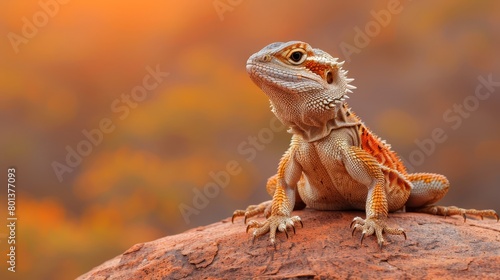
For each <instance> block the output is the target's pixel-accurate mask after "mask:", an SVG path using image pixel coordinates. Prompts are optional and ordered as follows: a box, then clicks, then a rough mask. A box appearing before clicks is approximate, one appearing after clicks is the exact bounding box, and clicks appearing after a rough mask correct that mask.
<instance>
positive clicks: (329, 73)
mask: <svg viewBox="0 0 500 280" xmlns="http://www.w3.org/2000/svg"><path fill="white" fill-rule="evenodd" d="M326 82H327V83H329V84H331V83H333V74H332V71H330V70H328V71H327V72H326Z"/></svg>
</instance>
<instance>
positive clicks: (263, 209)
mask: <svg viewBox="0 0 500 280" xmlns="http://www.w3.org/2000/svg"><path fill="white" fill-rule="evenodd" d="M270 209H271V200H268V201H264V202H262V203H261V204H258V205H250V206H248V207H247V209H245V210H235V211H234V212H233V216H232V217H231V223H233V224H234V218H236V217H241V216H244V217H245V219H244V223H245V224H246V223H247V219H248V218H251V217H253V216H257V215H259V214H262V213H263V214H264V215H265V216H267V215H266V214H267V213H269V212H270Z"/></svg>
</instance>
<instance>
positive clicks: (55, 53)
mask: <svg viewBox="0 0 500 280" xmlns="http://www.w3.org/2000/svg"><path fill="white" fill-rule="evenodd" d="M63 2H64V1H62V0H61V1H60V2H57V1H56V0H41V1H39V0H24V1H14V0H3V1H2V4H0V31H1V34H2V37H1V38H2V39H1V40H0V126H1V137H0V152H1V155H0V167H1V170H0V182H2V183H1V185H2V186H4V187H2V190H0V201H1V203H0V221H4V223H7V220H6V218H7V214H8V213H7V198H6V197H7V190H6V185H7V184H6V181H7V169H8V168H9V167H15V168H16V170H17V172H16V174H17V182H16V190H17V192H16V198H17V204H16V205H17V208H16V211H17V212H16V215H17V217H18V221H17V231H16V238H17V243H16V244H17V247H16V248H17V252H16V253H17V267H16V269H17V272H16V273H15V274H13V273H9V272H8V271H7V264H6V260H7V256H6V254H7V253H8V244H7V237H8V234H9V232H8V228H7V227H6V226H3V227H0V252H1V254H2V255H3V257H2V258H1V259H2V260H3V261H2V262H0V263H1V265H0V267H1V270H0V278H1V279H72V278H75V277H77V276H78V275H80V274H83V273H85V272H86V271H88V270H90V269H91V268H92V267H94V266H97V265H99V264H101V263H102V262H104V261H106V260H108V259H110V258H113V257H114V256H116V255H118V254H120V253H122V252H124V251H125V250H127V249H128V248H129V247H131V246H132V245H134V244H135V243H139V242H147V241H151V240H154V239H157V238H161V237H163V236H166V235H172V234H177V233H180V232H182V231H184V230H187V229H190V228H193V227H196V226H201V225H206V224H210V223H214V222H217V221H219V220H221V219H224V218H227V217H229V216H230V215H231V214H232V212H233V211H234V210H235V209H243V208H244V207H246V206H247V205H248V204H254V203H257V202H261V201H263V200H265V199H268V195H267V194H266V191H265V187H264V186H265V182H266V180H267V178H268V177H269V176H271V175H273V174H274V173H275V171H276V167H277V164H278V161H279V158H280V157H281V155H282V153H283V152H284V151H285V150H286V148H287V147H288V142H289V138H290V135H289V134H287V133H286V132H285V131H284V130H278V129H276V127H275V126H273V123H272V120H273V115H272V113H271V112H270V110H269V103H268V100H267V98H266V96H265V95H264V94H263V93H262V92H261V91H260V90H259V89H258V88H257V87H256V86H255V85H253V84H252V82H251V81H250V79H249V78H248V76H247V73H246V71H245V62H246V60H247V58H248V57H249V56H250V55H251V54H252V53H254V52H256V51H258V50H260V49H261V48H263V47H264V46H266V45H267V44H269V43H272V42H276V41H289V40H302V41H306V42H308V43H310V44H311V45H312V46H313V47H316V48H320V49H322V50H324V51H327V52H329V53H330V54H332V55H334V56H337V57H339V58H340V59H342V60H347V63H346V64H345V66H344V67H345V68H346V69H348V70H349V71H350V72H349V76H350V77H353V78H355V79H356V80H355V81H354V82H353V84H354V85H356V86H357V87H358V89H357V90H355V92H354V93H353V94H350V96H351V99H350V102H349V103H350V105H351V107H352V108H353V109H354V111H355V112H356V113H357V114H358V115H359V116H360V117H361V118H362V119H363V120H364V122H365V124H367V125H368V126H369V127H370V128H371V129H372V130H374V131H375V133H376V134H378V135H379V136H381V137H382V138H384V139H386V140H387V141H388V142H389V143H391V144H392V147H393V148H394V149H395V150H396V151H397V152H398V153H399V154H400V155H401V157H402V158H404V159H405V160H406V161H407V162H409V163H410V164H411V165H412V168H411V169H412V170H415V171H430V172H437V173H442V174H445V175H446V176H447V177H448V178H449V180H450V181H451V186H452V188H451V190H450V192H449V193H448V195H447V196H446V198H445V199H444V200H443V201H442V202H441V204H442V205H459V206H462V207H467V208H493V209H496V210H497V211H499V210H500V207H499V204H498V197H499V194H500V188H499V183H500V172H499V166H500V148H499V147H500V130H499V125H498V120H499V116H500V115H499V108H500V107H499V106H500V96H499V95H500V86H496V87H490V89H491V90H492V93H491V94H490V95H489V96H488V97H487V98H486V99H485V100H479V99H477V98H476V97H474V94H475V91H476V87H477V86H478V85H480V84H481V83H480V81H479V79H478V78H479V77H480V76H482V77H484V79H485V80H487V79H488V76H490V75H491V77H490V79H491V80H493V81H500V55H499V53H498V50H499V49H500V33H499V32H498V30H500V2H498V1H493V0H492V1H439V2H436V1H401V2H400V1H395V0H394V1H349V2H347V1H314V2H306V1H273V2H268V1H263V0H261V1H227V0H215V1H196V2H195V1H168V0H162V1H155V0H152V1H143V2H141V3H140V4H138V3H135V2H127V1H126V2H117V1H95V0H88V1H66V2H67V3H63ZM481 93H484V94H485V95H486V94H487V93H488V91H487V88H486V87H483V88H482V91H481ZM464 102H465V104H464ZM460 108H461V109H460ZM272 128H274V130H272ZM435 129H442V130H443V131H444V134H445V135H446V140H445V141H444V142H443V143H436V142H434V147H432V145H430V146H427V148H421V147H419V145H417V143H418V142H419V141H420V142H422V141H424V142H425V139H430V138H431V137H432V134H433V130H435ZM270 131H271V132H272V133H269V132H270ZM426 143H428V141H427V142H426ZM431 148H432V149H431ZM228 165H229V167H228ZM231 166H232V167H231ZM234 166H237V168H236V170H237V172H233V173H234V175H233V174H230V175H229V176H225V175H224V174H226V173H225V172H228V171H234V170H233V169H234ZM210 174H212V176H211V175H210ZM213 174H216V175H213ZM227 174H229V173H227ZM214 178H218V181H217V179H214ZM214 182H215V183H216V184H217V183H218V184H219V187H214V186H216V185H215V184H214ZM207 195H208V196H209V197H207ZM235 226H238V227H241V230H242V231H244V226H243V224H242V222H241V221H238V222H237V223H236V225H235ZM346 226H347V225H346ZM346 238H348V237H346ZM14 276H15V277H14ZM6 277H7V278H6Z"/></svg>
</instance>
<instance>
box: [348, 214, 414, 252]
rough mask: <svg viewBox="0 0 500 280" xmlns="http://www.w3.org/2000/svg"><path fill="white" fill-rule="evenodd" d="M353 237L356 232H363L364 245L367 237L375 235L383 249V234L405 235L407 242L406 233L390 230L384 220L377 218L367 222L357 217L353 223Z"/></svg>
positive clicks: (401, 230)
mask: <svg viewBox="0 0 500 280" xmlns="http://www.w3.org/2000/svg"><path fill="white" fill-rule="evenodd" d="M350 227H351V228H353V230H352V235H353V236H354V232H355V231H356V230H360V231H361V238H360V243H361V244H363V240H364V238H365V236H370V235H372V234H374V233H375V235H376V237H377V243H378V245H379V247H380V248H381V249H382V246H383V245H384V242H385V241H384V237H383V233H384V232H385V233H387V234H393V235H403V236H404V237H405V240H406V233H405V231H404V229H402V228H390V227H388V226H387V225H386V224H385V221H384V220H381V219H376V218H367V219H366V220H364V219H362V218H360V217H356V218H354V219H353V221H352V222H351V226H350Z"/></svg>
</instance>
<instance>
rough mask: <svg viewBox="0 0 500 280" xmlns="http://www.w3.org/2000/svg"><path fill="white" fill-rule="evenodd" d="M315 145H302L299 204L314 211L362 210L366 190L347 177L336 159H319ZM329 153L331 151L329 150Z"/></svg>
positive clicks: (340, 163)
mask: <svg viewBox="0 0 500 280" xmlns="http://www.w3.org/2000/svg"><path fill="white" fill-rule="evenodd" d="M317 145H318V144H317V143H316V144H313V143H304V144H303V145H302V147H301V153H303V154H307V155H308V156H307V157H301V158H300V160H299V163H300V165H301V166H302V168H303V173H304V175H305V176H304V178H305V182H304V184H303V185H302V186H301V187H299V188H298V192H299V195H300V198H301V199H302V201H303V202H304V203H305V204H306V205H307V206H308V207H311V208H313V209H318V210H347V209H360V210H362V209H365V204H366V197H367V194H368V189H367V188H366V186H364V185H362V184H360V183H359V182H357V181H355V180H354V179H353V178H351V177H350V176H349V174H348V173H347V170H346V169H345V167H344V165H343V163H342V161H341V160H340V157H339V156H337V155H335V154H334V153H332V154H329V155H326V156H325V155H322V156H320V155H319V154H318V152H317V149H319V148H318V147H317ZM331 151H333V149H331Z"/></svg>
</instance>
